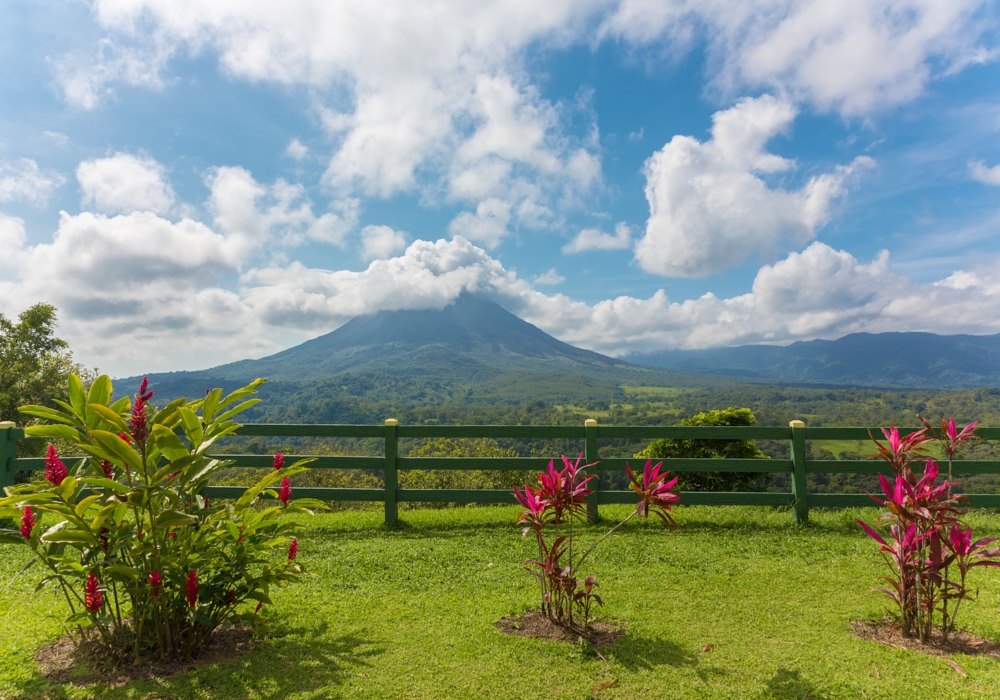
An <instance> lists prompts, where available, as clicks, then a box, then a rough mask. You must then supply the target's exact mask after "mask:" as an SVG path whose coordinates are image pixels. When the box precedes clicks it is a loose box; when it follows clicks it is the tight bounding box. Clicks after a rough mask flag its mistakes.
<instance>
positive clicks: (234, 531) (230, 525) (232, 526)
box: [225, 520, 240, 540]
mask: <svg viewBox="0 0 1000 700" xmlns="http://www.w3.org/2000/svg"><path fill="white" fill-rule="evenodd" d="M225 523H226V529H228V530H229V534H230V535H232V538H233V539H234V540H238V539H239V538H240V528H239V527H238V526H237V525H236V523H234V522H233V521H232V520H226V521H225Z"/></svg>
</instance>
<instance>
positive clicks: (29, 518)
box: [21, 506, 35, 540]
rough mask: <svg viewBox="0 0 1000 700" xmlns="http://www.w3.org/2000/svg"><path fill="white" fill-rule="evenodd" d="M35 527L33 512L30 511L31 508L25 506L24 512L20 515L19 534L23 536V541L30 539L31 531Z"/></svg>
mask: <svg viewBox="0 0 1000 700" xmlns="http://www.w3.org/2000/svg"><path fill="white" fill-rule="evenodd" d="M34 527H35V511H33V510H32V509H31V506H25V507H24V511H23V512H22V513H21V534H22V535H24V539H26V540H30V539H31V530H32V529H33V528H34Z"/></svg>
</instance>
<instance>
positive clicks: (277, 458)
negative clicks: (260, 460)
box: [274, 452, 285, 471]
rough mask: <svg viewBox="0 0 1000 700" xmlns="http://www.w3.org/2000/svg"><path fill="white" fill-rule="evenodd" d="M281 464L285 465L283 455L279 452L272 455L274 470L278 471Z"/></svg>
mask: <svg viewBox="0 0 1000 700" xmlns="http://www.w3.org/2000/svg"><path fill="white" fill-rule="evenodd" d="M283 466H285V455H283V454H281V453H280V452H279V453H278V454H276V455H274V470H275V471H278V470H279V469H281V468H282V467H283Z"/></svg>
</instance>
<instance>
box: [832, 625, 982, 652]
mask: <svg viewBox="0 0 1000 700" xmlns="http://www.w3.org/2000/svg"><path fill="white" fill-rule="evenodd" d="M851 628H852V629H853V630H854V634H855V635H857V636H858V637H860V638H861V639H869V640H871V641H873V642H878V643H879V644H885V645H886V646H890V647H894V648H896V649H905V650H907V651H916V652H920V653H921V654H927V655H928V656H951V655H953V654H965V655H967V656H989V657H992V658H994V659H1000V643H997V642H995V641H994V640H992V639H986V638H984V637H977V636H976V635H974V634H969V633H968V632H963V631H957V632H952V633H951V634H949V635H948V640H947V641H944V640H943V639H942V637H941V630H939V629H937V628H935V629H934V630H933V631H932V632H931V636H930V639H928V640H927V641H926V642H921V641H920V640H919V639H918V638H916V637H904V636H903V633H902V632H901V631H900V630H899V628H898V627H897V626H896V624H895V623H894V622H893V621H892V620H885V621H883V622H878V623H874V622H868V621H864V620H859V621H858V622H855V623H854V624H852V625H851Z"/></svg>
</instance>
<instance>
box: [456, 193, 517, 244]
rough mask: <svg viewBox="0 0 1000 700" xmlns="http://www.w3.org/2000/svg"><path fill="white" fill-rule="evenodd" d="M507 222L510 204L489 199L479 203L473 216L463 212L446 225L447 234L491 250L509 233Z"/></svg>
mask: <svg viewBox="0 0 1000 700" xmlns="http://www.w3.org/2000/svg"><path fill="white" fill-rule="evenodd" d="M509 222H510V204H508V203H507V202H504V201H501V200H499V199H495V198H492V197H491V198H490V199H486V200H483V201H482V202H480V203H479V206H477V207H476V213H475V214H473V213H472V212H468V211H463V212H461V213H460V214H459V215H458V216H456V217H455V218H454V219H452V221H451V223H450V224H448V232H449V233H450V234H451V235H453V236H463V237H465V238H468V239H469V240H472V241H477V242H479V243H482V244H483V245H485V246H486V247H487V248H488V249H490V250H492V249H493V248H496V247H497V246H498V245H500V241H502V240H503V239H504V238H505V237H506V236H507V234H508V233H509V231H508V229H507V224H508V223H509Z"/></svg>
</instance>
